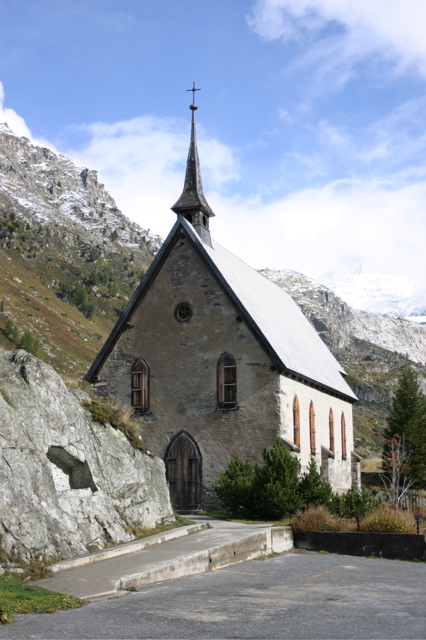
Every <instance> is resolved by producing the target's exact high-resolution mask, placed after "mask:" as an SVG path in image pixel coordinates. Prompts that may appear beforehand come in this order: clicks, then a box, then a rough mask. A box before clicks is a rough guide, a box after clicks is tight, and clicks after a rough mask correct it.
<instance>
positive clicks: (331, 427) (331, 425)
mask: <svg viewBox="0 0 426 640" xmlns="http://www.w3.org/2000/svg"><path fill="white" fill-rule="evenodd" d="M328 430H329V433H330V451H334V416H333V409H330V413H329V415H328Z"/></svg>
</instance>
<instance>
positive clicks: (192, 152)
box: [171, 82, 215, 228]
mask: <svg viewBox="0 0 426 640" xmlns="http://www.w3.org/2000/svg"><path fill="white" fill-rule="evenodd" d="M188 91H192V92H193V96H195V91H199V89H195V82H194V86H193V88H192V89H188ZM189 108H190V109H191V111H192V124H191V142H190V143H189V152H188V160H187V163H186V173H185V184H184V187H183V191H182V195H181V196H180V198H179V199H178V201H177V202H175V204H174V205H173V207H171V209H172V211H174V212H175V213H178V214H179V213H180V214H181V215H183V216H184V217H188V219H190V221H193V219H194V222H195V217H194V216H196V214H197V213H198V214H200V213H202V214H204V216H207V217H209V218H210V217H212V216H214V215H215V214H214V213H213V211H212V210H211V209H210V206H209V204H208V202H207V200H206V197H205V195H204V192H203V184H202V182H201V172H200V161H199V159H198V149H197V133H196V125H195V112H196V110H197V109H198V107H197V105H196V104H195V103H194V101H193V102H192V104H191V105H190V107H189ZM196 217H200V216H196ZM206 222H207V223H208V220H206ZM204 226H205V227H206V228H208V224H205V225H204Z"/></svg>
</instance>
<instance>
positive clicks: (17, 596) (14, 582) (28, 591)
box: [0, 574, 84, 624]
mask: <svg viewBox="0 0 426 640" xmlns="http://www.w3.org/2000/svg"><path fill="white" fill-rule="evenodd" d="M82 604H84V601H83V600H80V599H79V598H74V597H73V596H68V595H64V594H61V593H55V592H53V591H47V589H43V588H42V587H37V586H30V585H28V584H26V583H25V582H23V581H22V579H20V578H18V577H16V576H11V575H8V574H4V575H2V576H0V623H2V624H7V623H10V622H12V621H13V619H14V617H15V615H16V614H18V613H54V612H55V611H58V610H59V609H76V608H78V607H81V605H82Z"/></svg>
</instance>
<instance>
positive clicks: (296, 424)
mask: <svg viewBox="0 0 426 640" xmlns="http://www.w3.org/2000/svg"><path fill="white" fill-rule="evenodd" d="M293 429H294V435H293V442H294V444H295V445H296V446H298V447H299V449H300V408H299V400H298V398H297V396H294V401H293Z"/></svg>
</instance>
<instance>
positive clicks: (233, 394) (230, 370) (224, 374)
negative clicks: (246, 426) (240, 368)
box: [217, 353, 237, 409]
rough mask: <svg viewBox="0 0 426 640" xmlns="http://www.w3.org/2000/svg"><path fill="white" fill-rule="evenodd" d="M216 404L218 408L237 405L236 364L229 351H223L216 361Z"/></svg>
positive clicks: (228, 407) (229, 407)
mask: <svg viewBox="0 0 426 640" xmlns="http://www.w3.org/2000/svg"><path fill="white" fill-rule="evenodd" d="M217 404H218V408H219V409H235V407H236V406H237V365H236V364H235V360H234V358H233V356H231V354H230V353H224V354H223V356H221V357H220V358H219V362H218V363H217Z"/></svg>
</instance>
